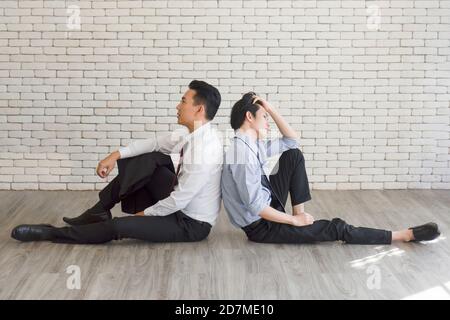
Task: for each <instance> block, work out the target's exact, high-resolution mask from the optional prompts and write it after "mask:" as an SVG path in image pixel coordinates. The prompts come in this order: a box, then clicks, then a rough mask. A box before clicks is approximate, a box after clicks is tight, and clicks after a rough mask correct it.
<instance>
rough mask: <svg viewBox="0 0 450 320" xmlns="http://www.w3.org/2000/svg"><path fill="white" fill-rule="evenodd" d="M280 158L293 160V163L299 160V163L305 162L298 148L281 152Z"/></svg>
mask: <svg viewBox="0 0 450 320" xmlns="http://www.w3.org/2000/svg"><path fill="white" fill-rule="evenodd" d="M281 157H282V158H286V159H289V160H294V161H295V160H300V161H304V160H305V158H304V157H303V153H302V152H301V151H300V149H298V148H295V149H289V150H286V151H285V152H283V153H282V154H281Z"/></svg>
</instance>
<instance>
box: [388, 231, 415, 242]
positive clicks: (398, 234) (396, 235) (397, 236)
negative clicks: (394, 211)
mask: <svg viewBox="0 0 450 320" xmlns="http://www.w3.org/2000/svg"><path fill="white" fill-rule="evenodd" d="M413 240H414V234H413V231H412V230H411V229H406V230H401V231H394V232H392V241H403V242H410V241H413Z"/></svg>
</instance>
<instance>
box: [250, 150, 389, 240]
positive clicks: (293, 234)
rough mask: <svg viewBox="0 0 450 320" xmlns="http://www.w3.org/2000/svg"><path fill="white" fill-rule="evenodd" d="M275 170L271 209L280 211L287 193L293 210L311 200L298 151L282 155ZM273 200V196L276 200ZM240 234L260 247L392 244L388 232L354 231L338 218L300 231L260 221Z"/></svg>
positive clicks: (271, 182) (308, 226)
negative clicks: (342, 242)
mask: <svg viewBox="0 0 450 320" xmlns="http://www.w3.org/2000/svg"><path fill="white" fill-rule="evenodd" d="M275 169H277V172H276V173H275V174H273V175H271V176H270V184H271V187H272V203H271V207H273V208H275V209H277V210H280V211H283V210H284V209H283V207H284V204H285V203H286V200H287V197H288V193H290V195H291V201H292V205H293V206H294V205H297V204H300V203H303V202H305V201H307V200H310V199H311V196H310V192H309V185H308V178H307V175H306V170H305V159H304V157H303V154H302V152H301V151H300V150H299V149H291V150H288V151H285V152H283V154H282V155H281V156H280V159H279V161H278V163H277V166H275ZM274 196H276V197H275V199H274ZM277 199H279V200H277ZM243 230H244V231H245V233H246V234H247V237H248V239H249V240H250V241H254V242H261V243H314V242H321V241H339V240H340V241H344V242H345V243H348V244H390V243H391V242H392V233H391V232H390V231H387V230H379V229H372V228H364V227H354V226H352V225H350V224H347V223H346V222H345V221H344V220H342V219H339V218H334V219H332V220H331V221H330V220H317V221H315V222H314V223H313V224H311V225H307V226H303V227H296V226H293V225H289V224H283V223H278V222H273V221H268V220H265V219H260V220H258V221H256V222H254V223H252V224H251V225H249V226H246V227H244V228H243Z"/></svg>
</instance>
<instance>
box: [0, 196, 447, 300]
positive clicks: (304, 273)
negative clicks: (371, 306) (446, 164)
mask: <svg viewBox="0 0 450 320" xmlns="http://www.w3.org/2000/svg"><path fill="white" fill-rule="evenodd" d="M96 200H97V193H96V192H87V191H57V192H53V191H1V192H0V201H1V204H2V210H1V212H0V299H403V298H428V297H435V298H436V297H437V298H446V299H449V297H450V267H449V266H450V246H449V239H448V238H447V236H446V234H447V233H448V231H449V227H448V226H449V224H450V191H449V190H426V191H425V190H413V191H315V192H313V200H312V201H310V202H308V203H307V205H306V208H307V211H308V212H311V213H312V214H313V215H314V216H315V217H316V219H318V218H332V217H341V218H343V219H344V220H346V221H347V222H349V223H351V224H354V225H364V226H369V227H378V228H388V229H398V228H404V227H408V226H413V225H417V224H422V223H424V222H428V221H435V222H437V223H438V224H439V225H440V228H441V231H442V235H441V237H440V238H439V239H437V240H435V241H433V242H428V243H419V244H404V243H399V244H395V245H392V246H356V245H355V246H351V245H343V244H341V243H337V242H336V243H322V244H314V245H267V244H266V245H263V244H255V243H251V242H249V241H247V239H246V237H245V235H244V233H243V232H242V231H241V230H238V229H235V228H233V227H232V226H231V225H230V223H229V222H228V218H227V216H226V215H225V212H223V211H222V212H221V216H220V218H219V221H218V223H217V225H216V226H215V228H213V230H212V232H211V234H210V236H209V238H208V239H207V240H206V241H203V242H200V243H194V244H192V243H189V244H188V243H178V244H151V243H144V242H139V241H135V240H124V241H120V242H118V241H116V242H111V243H109V244H105V245H65V244H53V243H49V242H39V243H20V242H17V241H15V240H13V239H11V238H10V231H11V229H12V228H13V227H14V226H15V225H18V224H21V223H42V222H46V223H51V224H55V225H58V226H62V225H63V223H62V221H61V218H62V217H63V216H65V215H68V216H75V215H78V214H79V213H81V212H82V211H84V210H85V209H86V208H88V207H90V206H91V205H92V204H94V203H95V202H96ZM113 212H114V214H115V215H121V213H120V206H116V208H114V210H113ZM71 265H76V266H79V267H80V271H81V288H80V289H79V290H77V289H75V290H69V289H68V288H67V285H66V282H67V279H68V277H70V274H68V273H67V272H66V271H67V268H68V267H69V266H71Z"/></svg>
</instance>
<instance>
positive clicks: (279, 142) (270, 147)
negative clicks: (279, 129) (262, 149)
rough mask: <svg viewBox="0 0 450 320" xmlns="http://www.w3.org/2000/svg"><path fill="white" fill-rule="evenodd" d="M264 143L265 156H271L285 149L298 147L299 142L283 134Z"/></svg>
mask: <svg viewBox="0 0 450 320" xmlns="http://www.w3.org/2000/svg"><path fill="white" fill-rule="evenodd" d="M265 144H266V153H267V157H272V156H275V155H277V154H280V153H283V152H285V151H286V150H289V149H295V148H298V147H299V144H298V142H297V140H296V139H294V138H289V137H284V136H283V137H282V138H277V139H272V140H269V141H267V142H266V143H265Z"/></svg>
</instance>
